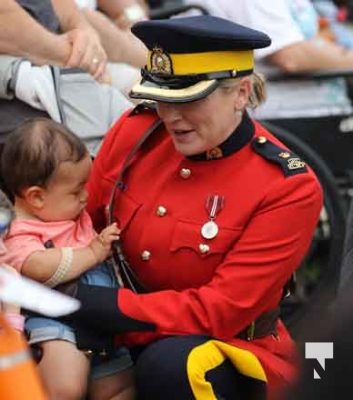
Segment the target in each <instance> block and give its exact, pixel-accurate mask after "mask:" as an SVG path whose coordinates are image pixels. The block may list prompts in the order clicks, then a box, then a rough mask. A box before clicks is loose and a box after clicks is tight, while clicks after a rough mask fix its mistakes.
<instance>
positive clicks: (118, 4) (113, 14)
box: [97, 0, 148, 30]
mask: <svg viewBox="0 0 353 400" xmlns="http://www.w3.org/2000/svg"><path fill="white" fill-rule="evenodd" d="M97 4H98V8H99V10H101V11H102V12H103V13H104V14H106V15H107V16H108V17H109V18H111V19H112V20H113V21H114V23H115V24H116V25H118V26H119V27H120V28H122V29H127V30H130V27H131V25H133V24H134V23H135V22H137V21H140V20H142V19H147V17H148V7H147V5H146V3H145V1H144V0H97Z"/></svg>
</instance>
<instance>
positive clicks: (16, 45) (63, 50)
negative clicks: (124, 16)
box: [0, 0, 131, 155]
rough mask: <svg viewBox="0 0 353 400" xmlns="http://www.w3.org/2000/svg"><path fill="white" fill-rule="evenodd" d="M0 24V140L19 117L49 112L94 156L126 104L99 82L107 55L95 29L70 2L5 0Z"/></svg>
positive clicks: (101, 78) (56, 0)
mask: <svg viewBox="0 0 353 400" xmlns="http://www.w3.org/2000/svg"><path fill="white" fill-rule="evenodd" d="M1 21H3V23H1ZM0 25H1V26H6V29H0V54H2V56H1V57H0V120H1V124H0V135H1V136H0V143H2V142H4V140H5V137H6V136H7V135H8V134H9V133H10V132H11V131H12V130H13V129H14V128H16V126H17V125H18V124H20V123H21V122H23V121H24V120H26V119H28V118H33V117H36V116H50V117H51V118H52V119H54V120H55V121H58V122H62V123H64V124H65V125H66V126H68V127H69V129H70V130H72V131H74V132H75V133H76V134H77V135H78V136H80V137H81V138H82V139H83V140H84V141H85V143H86V145H87V146H88V147H89V150H90V152H91V153H92V154H93V155H94V154H95V152H96V151H97V149H98V147H99V145H100V142H101V139H102V137H103V136H104V134H105V133H106V131H107V130H108V128H109V127H110V126H111V125H112V124H113V122H115V120H116V119H117V118H118V117H119V116H120V115H121V114H122V112H124V111H125V110H126V109H127V108H129V107H131V102H129V101H128V100H127V99H126V97H125V96H124V95H123V94H122V93H121V92H120V91H119V90H118V89H116V88H114V87H112V86H111V85H110V84H106V83H102V82H106V80H107V79H106V77H107V72H106V63H107V55H106V52H105V50H104V48H103V46H102V44H101V42H100V38H99V35H98V33H97V32H96V30H95V29H94V28H93V27H92V26H91V25H90V24H89V22H88V21H87V19H86V18H85V17H84V15H83V13H82V12H80V10H79V9H78V8H77V6H76V5H75V3H74V0H64V1H58V0H53V1H51V0H43V1H42V0H41V1H38V0H19V2H18V3H17V2H15V1H14V0H5V1H4V2H2V4H1V6H0ZM19 27H20V28H19ZM22 29H25V30H26V33H27V34H26V35H23V34H22ZM24 36H25V37H24ZM59 67H62V68H61V69H60V68H59ZM64 67H67V68H64ZM63 68H64V69H63ZM85 71H86V72H85ZM90 74H91V75H90ZM94 78H95V79H96V80H97V81H96V80H95V79H94Z"/></svg>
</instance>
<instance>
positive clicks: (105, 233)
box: [89, 222, 121, 262]
mask: <svg viewBox="0 0 353 400" xmlns="http://www.w3.org/2000/svg"><path fill="white" fill-rule="evenodd" d="M120 232H121V231H120V229H119V228H118V226H117V224H116V222H114V223H113V224H111V225H109V226H107V227H106V228H104V229H103V230H102V231H101V233H100V234H99V235H98V236H96V237H95V238H94V239H93V240H92V242H91V243H90V245H89V246H90V248H91V250H92V251H93V253H94V254H95V256H96V258H97V262H102V261H104V260H105V259H106V258H107V257H108V256H109V255H110V253H111V245H112V242H114V241H115V240H119V239H120Z"/></svg>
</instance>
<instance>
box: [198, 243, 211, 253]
mask: <svg viewBox="0 0 353 400" xmlns="http://www.w3.org/2000/svg"><path fill="white" fill-rule="evenodd" d="M199 249H200V252H201V253H202V254H206V253H208V252H209V251H210V246H209V245H208V244H204V243H201V244H200V245H199Z"/></svg>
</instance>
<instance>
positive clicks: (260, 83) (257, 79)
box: [219, 72, 266, 108]
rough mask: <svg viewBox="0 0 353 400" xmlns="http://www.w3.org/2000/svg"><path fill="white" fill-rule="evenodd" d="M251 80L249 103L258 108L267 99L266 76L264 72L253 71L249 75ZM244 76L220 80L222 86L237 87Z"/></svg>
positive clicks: (250, 105)
mask: <svg viewBox="0 0 353 400" xmlns="http://www.w3.org/2000/svg"><path fill="white" fill-rule="evenodd" d="M249 78H250V80H251V92H250V96H249V102H248V104H247V106H248V107H250V108H256V107H257V106H259V105H260V104H262V103H263V102H264V101H265V100H266V85H265V77H264V76H263V75H262V74H258V73H257V72H253V73H252V74H251V75H249ZM241 79H242V78H230V79H222V80H220V85H219V87H220V88H233V87H235V86H236V85H237V84H238V83H239V82H240V80H241Z"/></svg>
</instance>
